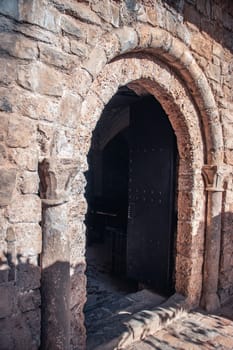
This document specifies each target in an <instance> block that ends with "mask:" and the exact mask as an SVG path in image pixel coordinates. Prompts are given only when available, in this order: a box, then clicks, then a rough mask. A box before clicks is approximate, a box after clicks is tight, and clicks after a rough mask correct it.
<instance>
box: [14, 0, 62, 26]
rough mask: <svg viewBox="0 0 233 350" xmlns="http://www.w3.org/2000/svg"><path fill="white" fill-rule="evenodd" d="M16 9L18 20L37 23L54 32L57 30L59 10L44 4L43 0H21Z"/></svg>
mask: <svg viewBox="0 0 233 350" xmlns="http://www.w3.org/2000/svg"><path fill="white" fill-rule="evenodd" d="M18 9H19V14H18V16H19V18H18V19H19V20H20V21H23V22H29V23H32V24H37V25H39V26H40V27H43V28H46V29H47V30H50V31H52V32H55V33H57V32H58V31H59V20H60V18H59V17H60V14H59V12H57V11H56V10H55V9H54V8H51V7H48V6H46V2H44V1H43V0H32V1H22V2H21V3H20V4H19V8H18Z"/></svg>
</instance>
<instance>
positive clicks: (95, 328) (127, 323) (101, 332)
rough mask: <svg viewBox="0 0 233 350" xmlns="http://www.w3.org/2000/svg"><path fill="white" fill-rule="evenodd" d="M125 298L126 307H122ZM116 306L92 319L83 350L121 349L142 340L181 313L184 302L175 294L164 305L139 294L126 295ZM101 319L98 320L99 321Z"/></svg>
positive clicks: (161, 300) (153, 297)
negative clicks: (85, 346) (84, 349)
mask: <svg viewBox="0 0 233 350" xmlns="http://www.w3.org/2000/svg"><path fill="white" fill-rule="evenodd" d="M126 298H129V301H128V304H125V307H124V308H121V307H120V305H124V303H125V302H126V301H127V299H126ZM121 299H122V300H118V306H117V303H113V304H112V305H108V306H106V309H105V312H106V313H105V315H101V312H100V310H99V311H98V309H97V310H96V313H98V312H100V318H99V319H98V317H99V316H98V315H97V316H96V323H95V320H94V318H93V319H92V322H93V323H92V325H91V326H90V327H89V332H88V337H87V350H114V349H124V348H126V347H127V346H129V345H131V344H133V343H134V342H136V341H139V340H141V339H143V338H144V337H146V336H148V335H150V334H154V333H155V332H156V331H157V330H158V329H161V328H162V327H163V326H164V325H165V324H168V323H169V322H171V320H173V319H175V318H177V317H180V315H183V314H184V313H185V311H184V310H183V308H184V298H183V297H182V296H180V295H177V294H175V295H174V296H173V297H171V298H169V299H168V300H167V301H165V302H164V298H163V297H160V296H158V295H156V294H154V293H152V292H150V291H147V290H143V291H140V292H137V293H133V294H132V295H130V296H129V295H128V296H126V297H124V298H121ZM101 317H102V319H101Z"/></svg>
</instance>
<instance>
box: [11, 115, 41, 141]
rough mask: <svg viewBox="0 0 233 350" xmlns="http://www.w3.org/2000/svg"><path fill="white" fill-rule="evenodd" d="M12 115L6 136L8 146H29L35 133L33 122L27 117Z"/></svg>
mask: <svg viewBox="0 0 233 350" xmlns="http://www.w3.org/2000/svg"><path fill="white" fill-rule="evenodd" d="M11 116H12V117H11V118H10V119H9V124H8V130H7V137H6V144H7V146H8V147H20V148H25V147H28V146H29V144H30V143H31V141H32V139H33V136H34V135H35V133H34V127H33V124H32V122H30V121H28V120H26V119H25V118H18V117H15V116H13V115H11Z"/></svg>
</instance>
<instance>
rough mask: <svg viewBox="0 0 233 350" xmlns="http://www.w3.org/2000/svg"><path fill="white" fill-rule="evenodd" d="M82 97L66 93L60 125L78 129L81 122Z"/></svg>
mask: <svg viewBox="0 0 233 350" xmlns="http://www.w3.org/2000/svg"><path fill="white" fill-rule="evenodd" d="M81 102H82V100H81V97H80V96H79V95H77V94H76V95H75V94H71V93H65V94H64V96H63V97H62V100H61V105H60V118H59V119H60V123H61V124H62V125H64V126H69V127H72V128H75V127H77V123H78V120H79V114H80V108H81Z"/></svg>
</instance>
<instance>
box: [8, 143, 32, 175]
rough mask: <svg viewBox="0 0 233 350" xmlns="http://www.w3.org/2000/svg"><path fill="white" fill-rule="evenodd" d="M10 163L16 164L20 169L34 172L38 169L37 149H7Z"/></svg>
mask: <svg viewBox="0 0 233 350" xmlns="http://www.w3.org/2000/svg"><path fill="white" fill-rule="evenodd" d="M8 154H9V155H8V158H9V160H10V162H12V163H14V164H17V165H18V166H19V167H20V168H21V169H25V170H29V171H36V170H37V168H38V149H36V148H9V149H8Z"/></svg>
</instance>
